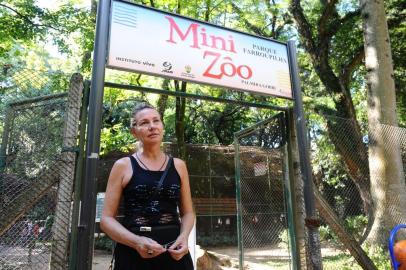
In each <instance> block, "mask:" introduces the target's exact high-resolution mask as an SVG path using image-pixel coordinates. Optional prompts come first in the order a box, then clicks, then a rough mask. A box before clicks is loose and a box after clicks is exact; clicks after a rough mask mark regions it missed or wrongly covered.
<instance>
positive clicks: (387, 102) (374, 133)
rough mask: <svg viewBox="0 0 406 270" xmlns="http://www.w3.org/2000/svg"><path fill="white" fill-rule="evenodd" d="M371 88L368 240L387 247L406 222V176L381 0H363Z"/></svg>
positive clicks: (369, 101) (369, 97) (369, 111)
mask: <svg viewBox="0 0 406 270" xmlns="http://www.w3.org/2000/svg"><path fill="white" fill-rule="evenodd" d="M360 5H361V12H362V19H363V30H364V47H365V65H366V69H367V87H368V124H369V168H370V177H371V194H372V199H373V202H374V216H375V218H374V223H373V226H372V229H371V232H370V234H369V235H368V238H367V242H368V243H370V244H374V245H380V246H385V245H386V244H387V238H388V235H389V231H390V230H391V229H392V228H393V227H394V226H395V225H396V224H398V223H405V222H406V208H405V207H404V206H405V205H406V193H405V191H406V190H405V178H404V172H403V166H402V160H401V155H400V151H399V150H400V147H399V136H397V135H399V134H397V132H396V131H397V130H398V128H397V125H398V123H397V118H396V95H395V83H394V80H393V67H392V55H391V48H390V42H389V33H388V27H387V21H386V16H385V9H384V2H383V1H382V0H376V1H369V0H360Z"/></svg>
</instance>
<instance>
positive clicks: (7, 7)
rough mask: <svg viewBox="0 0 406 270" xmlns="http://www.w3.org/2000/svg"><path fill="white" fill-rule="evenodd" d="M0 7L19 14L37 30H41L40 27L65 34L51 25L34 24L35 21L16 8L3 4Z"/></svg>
mask: <svg viewBox="0 0 406 270" xmlns="http://www.w3.org/2000/svg"><path fill="white" fill-rule="evenodd" d="M0 6H1V7H4V8H6V9H9V10H11V11H13V12H14V13H15V14H17V16H19V17H21V18H22V19H23V20H24V21H26V22H27V23H29V24H31V25H32V26H33V27H37V28H39V27H46V28H51V29H54V30H56V31H58V32H63V31H62V30H61V29H58V28H55V27H53V26H51V25H48V24H38V23H34V22H33V21H31V19H30V18H29V17H28V16H26V15H24V14H22V13H20V12H19V11H17V10H16V9H14V8H12V7H9V6H6V5H4V4H1V3H0Z"/></svg>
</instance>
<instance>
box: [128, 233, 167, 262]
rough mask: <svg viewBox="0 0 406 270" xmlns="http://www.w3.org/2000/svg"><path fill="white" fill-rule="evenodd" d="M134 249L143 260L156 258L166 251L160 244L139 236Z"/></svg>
mask: <svg viewBox="0 0 406 270" xmlns="http://www.w3.org/2000/svg"><path fill="white" fill-rule="evenodd" d="M135 249H136V250H137V252H138V253H139V254H140V256H141V257H142V258H144V259H148V258H153V257H156V256H158V255H160V254H162V253H164V252H165V251H166V249H164V248H163V247H162V246H161V245H160V244H158V243H157V242H156V241H154V240H152V239H151V238H148V237H145V236H139V237H138V239H137V244H136V245H135Z"/></svg>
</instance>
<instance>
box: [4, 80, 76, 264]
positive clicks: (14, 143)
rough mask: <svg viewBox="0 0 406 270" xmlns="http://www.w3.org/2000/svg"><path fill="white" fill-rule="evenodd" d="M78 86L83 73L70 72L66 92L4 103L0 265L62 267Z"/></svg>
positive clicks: (67, 232) (71, 173)
mask: <svg viewBox="0 0 406 270" xmlns="http://www.w3.org/2000/svg"><path fill="white" fill-rule="evenodd" d="M20 73H22V72H20ZM27 78H31V79H32V76H27ZM33 81H34V80H33ZM18 82H20V81H18ZM24 82H26V81H24ZM13 87H14V86H13ZM19 87H20V85H17V83H16V86H15V88H17V89H19ZM30 87H31V88H30V89H32V88H33V86H32V85H31V86H30ZM82 91H83V79H82V77H81V76H80V75H78V74H75V75H73V76H72V78H71V82H70V90H69V92H66V93H59V94H51V95H46V96H36V97H33V98H26V99H19V100H16V101H13V100H11V101H10V102H8V103H7V105H6V106H5V110H4V115H5V117H4V119H5V121H4V125H3V126H2V134H1V135H2V136H1V147H0V202H1V204H0V217H1V218H0V269H9V270H12V269H13V270H14V269H66V268H67V263H68V257H67V256H68V242H69V233H70V220H71V204H72V191H73V190H72V189H73V179H74V174H75V163H76V153H75V152H76V151H77V149H76V146H77V134H78V125H79V113H80V108H81V99H82ZM2 113H3V112H2Z"/></svg>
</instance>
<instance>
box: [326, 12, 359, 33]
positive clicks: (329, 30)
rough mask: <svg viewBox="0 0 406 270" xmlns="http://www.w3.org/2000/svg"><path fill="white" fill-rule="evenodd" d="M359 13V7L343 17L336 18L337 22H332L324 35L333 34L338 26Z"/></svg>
mask: <svg viewBox="0 0 406 270" xmlns="http://www.w3.org/2000/svg"><path fill="white" fill-rule="evenodd" d="M360 15H361V9H357V10H354V11H352V12H349V13H347V14H346V15H345V16H344V17H342V18H341V19H339V20H338V23H334V24H332V25H330V27H329V29H328V31H326V33H325V35H326V36H328V37H332V36H334V35H335V34H336V33H337V32H338V30H339V29H340V27H341V26H342V25H343V24H345V23H347V22H348V21H350V20H352V19H353V18H355V17H357V16H360Z"/></svg>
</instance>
